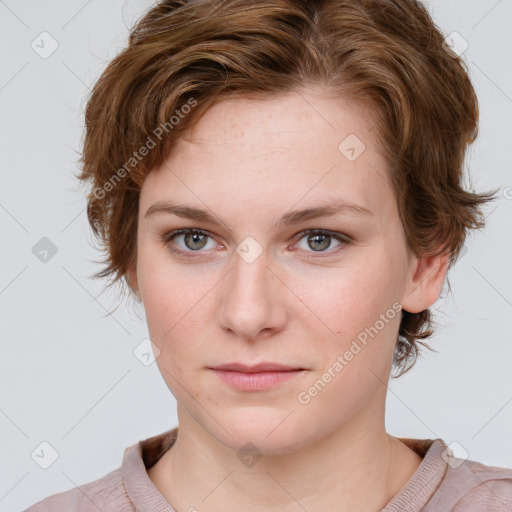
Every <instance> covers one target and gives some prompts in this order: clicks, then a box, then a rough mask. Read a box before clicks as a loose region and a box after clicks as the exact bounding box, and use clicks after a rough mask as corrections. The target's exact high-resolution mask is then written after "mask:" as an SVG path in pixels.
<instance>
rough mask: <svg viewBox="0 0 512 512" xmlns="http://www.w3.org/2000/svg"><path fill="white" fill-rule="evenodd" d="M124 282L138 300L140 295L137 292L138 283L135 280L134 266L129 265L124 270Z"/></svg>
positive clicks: (135, 270) (135, 271)
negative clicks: (126, 269)
mask: <svg viewBox="0 0 512 512" xmlns="http://www.w3.org/2000/svg"><path fill="white" fill-rule="evenodd" d="M126 282H127V283H128V286H129V287H130V289H131V290H132V292H133V293H134V295H135V297H136V298H137V300H138V301H139V302H140V301H141V297H140V293H139V283H138V280H137V269H136V268H135V267H134V266H130V268H129V269H128V271H127V272H126Z"/></svg>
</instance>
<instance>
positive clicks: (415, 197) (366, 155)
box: [28, 0, 512, 512]
mask: <svg viewBox="0 0 512 512" xmlns="http://www.w3.org/2000/svg"><path fill="white" fill-rule="evenodd" d="M477 122H478V106H477V99H476V96H475V92H474V90H473V87H472V85H471V82H470V80H469V77H468V75H467V73H466V70H465V68H464V64H463V62H462V61H461V59H460V58H459V57H458V55H457V52H456V51H454V50H453V49H451V48H450V46H449V45H447V44H446V43H445V41H444V37H443V36H442V35H441V33H440V32H439V31H438V30H437V28H436V27H435V25H434V23H433V22H432V19H431V18H430V16H429V14H428V12H427V11H426V9H425V8H424V7H423V6H422V5H421V4H420V3H419V2H417V1H410V0H389V1H382V0H380V1H379V0H357V1H351V2H343V1H328V0H326V1H324V2H322V1H308V2H306V1H302V0H261V1H258V2H245V1H242V0H224V1H221V2H210V1H185V0H182V1H170V0H167V1H162V2H160V3H159V4H158V5H156V6H155V7H153V8H152V9H151V10H150V11H149V12H148V13H147V14H146V15H145V17H144V18H143V19H142V20H141V21H140V22H139V23H138V25H137V26H136V27H135V28H134V29H133V31H132V33H131V35H130V41H129V46H128V48H126V49H125V50H124V51H123V52H122V53H121V54H120V55H118V56H117V57H116V58H115V59H114V60H113V61H112V62H111V63H110V65H109V66H108V68H107V69H106V70H105V72H104V73H103V75H102V77H101V78H100V80H99V81H98V82H97V84H96V85H95V87H94V89H93V91H92V94H91V97H90V98H89V101H88V105H87V111H86V134H85V135H86V136H85V140H84V147H83V158H82V162H83V169H82V173H81V175H80V176H79V178H80V179H81V180H83V181H85V182H88V183H90V184H91V192H90V195H89V208H88V216H89V220H90V223H91V226H92V228H93V230H94V232H95V234H96V235H97V236H98V237H99V239H100V240H101V241H102V242H103V243H104V244H105V248H106V250H107V259H106V260H105V264H106V266H105V268H104V270H103V271H102V272H100V273H98V274H97V275H98V276H101V277H107V276H109V277H113V278H114V280H113V281H112V283H115V282H122V280H125V282H126V283H127V285H128V286H129V289H130V291H131V292H132V293H133V294H134V296H135V297H136V298H137V299H138V300H139V301H140V302H141V304H143V306H144V309H145V312H146V318H147V322H148V329H149V332H150V336H151V340H152V344H153V350H154V353H155V357H156V361H157V364H158V367H159V369H160V371H161V373H162V376H163V378H164V380H165V382H166V383H167V385H168V387H169V389H170V391H171V392H172V394H173V395H174V396H175V398H176V400H177V403H178V419H179V427H177V428H174V429H172V430H169V431H168V432H165V433H163V434H161V435H159V436H155V437H152V438H149V439H146V440H144V441H141V442H140V443H138V444H136V445H134V446H131V447H129V448H127V450H126V451H125V455H124V458H123V464H122V467H120V468H119V469H117V470H115V471H113V472H112V473H109V474H108V475H106V476H105V477H103V478H101V479H99V480H97V481H95V482H91V483H88V484H86V485H84V486H81V487H80V489H74V490H71V491H67V492H64V493H60V494H58V495H54V496H50V497H48V498H46V499H45V500H43V501H41V502H39V503H37V504H35V505H34V506H33V507H31V508H30V509H28V510H29V511H31V512H38V511H43V510H48V511H58V510H92V509H95V510H97V509H99V510H103V511H106V510H170V511H173V510H174V511H179V512H182V511H195V510H198V511H201V512H209V511H218V510H223V511H227V510H244V511H262V510H279V511H293V510H307V511H310V512H313V511H317V510H318V511H320V510H322V511H324V510H329V511H330V510H336V511H356V510H357V511H359V510H361V511H362V510H365V511H376V512H377V511H384V512H391V511H411V512H412V511H420V510H421V511H440V510H455V511H465V512H467V511H477V510H478V511H479V512H480V511H482V510H509V509H512V470H510V469H505V468H498V467H491V466H485V465H483V464H480V463H478V462H476V461H472V460H463V459H460V458H456V457H454V456H453V454H452V453H451V450H450V448H449V447H448V446H447V445H446V443H445V442H444V441H443V440H442V439H403V438H395V437H393V436H391V435H389V434H388V433H387V432H386V430H385V421H384V411H385V400H386V390H387V388H386V386H387V382H388V379H389V376H390V375H391V372H392V370H393V371H394V372H395V375H394V377H397V376H400V375H402V374H403V373H405V372H406V371H407V370H409V369H410V368H411V367H412V365H413V364H414V362H415V360H416V357H417V355H418V353H419V347H420V344H424V342H422V341H421V340H422V339H425V338H427V337H428V336H430V335H431V334H432V332H433V329H432V318H431V313H430V311H429V309H428V308H429V307H430V306H432V305H433V304H434V303H435V302H436V300H437V299H438V297H439V295H440V292H441V289H442V287H443V283H444V281H445V278H446V274H447V271H448V269H449V268H450V266H451V265H453V263H455V261H456V259H457V256H458V255H459V252H460V250H461V248H462V246H463V243H464V240H465V237H466V234H467V233H468V232H469V230H471V229H478V228H481V227H483V225H484V223H483V218H482V213H481V210H480V207H481V205H482V204H484V203H486V202H487V201H490V200H491V199H493V194H494V192H489V193H485V194H476V193H473V192H469V191H467V190H464V188H463V187H462V185H461V183H462V179H463V174H462V166H463V162H464V156H465V151H466V148H467V146H468V145H469V144H470V143H471V142H473V140H474V139H475V137H476V132H477Z"/></svg>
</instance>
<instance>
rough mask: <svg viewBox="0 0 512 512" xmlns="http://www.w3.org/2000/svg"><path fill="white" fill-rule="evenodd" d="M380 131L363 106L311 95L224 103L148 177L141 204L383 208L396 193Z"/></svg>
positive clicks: (197, 124) (224, 206) (292, 94)
mask: <svg viewBox="0 0 512 512" xmlns="http://www.w3.org/2000/svg"><path fill="white" fill-rule="evenodd" d="M375 130H376V128H375V123H374V122H373V119H372V117H371V116H370V115H369V113H368V110H365V109H363V108H362V107H361V106H360V105H356V104H353V103H349V102H345V101H342V100H338V99H336V100H335V99H328V98H326V97H325V96H322V95H319V94H317V93H313V92H310V91H301V92H296V93H286V94H280V95H276V96H272V97H268V98H264V99H254V98H242V97H240V98H238V97H237V98H231V99H227V100H223V101H221V102H218V103H216V104H214V105H213V106H212V107H211V108H210V109H209V110H208V111H206V113H204V114H203V115H202V117H201V118H200V119H199V120H198V122H197V123H196V125H195V126H194V127H192V128H191V129H189V130H188V131H187V132H186V133H185V135H184V136H182V137H181V138H180V139H179V140H178V141H177V143H176V145H175V146H174V148H173V150H172V152H171V154H170V155H169V157H168V158H167V160H166V161H165V162H164V164H163V165H162V166H161V167H160V168H159V169H155V170H153V171H152V172H151V173H150V174H149V175H148V177H147V178H146V182H145V183H144V186H143V190H142V193H141V196H142V197H141V202H144V203H147V202H149V201H150V200H151V201H155V200H165V199H168V198H174V197H176V196H179V197H180V198H181V197H184V196H186V198H187V199H189V200H191V201H193V202H194V203H195V204H196V205H197V204H198V200H199V201H203V202H204V203H206V204H209V203H210V204H212V208H213V207H214V205H216V207H221V206H222V207H223V209H226V201H225V198H227V197H229V198H230V204H231V205H232V206H233V207H234V206H235V205H236V204H243V205H245V206H246V207H257V208H261V206H262V205H263V204H265V205H266V206H267V207H268V209H269V210H276V211H277V209H276V208H277V207H278V206H279V207H280V209H281V210H282V209H283V208H284V209H289V208H291V207H292V206H293V205H294V204H296V203H297V202H298V201H300V206H301V207H306V206H309V205H310V203H314V204H315V205H318V203H319V201H320V202H322V201H326V200H332V199H338V198H339V199H344V200H347V201H351V202H356V203H359V204H361V205H362V206H367V207H368V208H370V209H373V208H375V207H380V209H382V208H383V207H385V206H386V205H385V204H381V203H383V202H385V200H386V194H385V192H386V191H387V192H388V193H391V195H392V191H391V187H390V184H389V180H388V179H387V169H386V162H385V160H384V158H383V156H382V155H381V154H380V152H379V150H378V147H377V139H376V136H375V135H376V134H375ZM327 196H328V197H327ZM391 199H392V197H391ZM388 200H389V198H388ZM203 207H204V205H203Z"/></svg>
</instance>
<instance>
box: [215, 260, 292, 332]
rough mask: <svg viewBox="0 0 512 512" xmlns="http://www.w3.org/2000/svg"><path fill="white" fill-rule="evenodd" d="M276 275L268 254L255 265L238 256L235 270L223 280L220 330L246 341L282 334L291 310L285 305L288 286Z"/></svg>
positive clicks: (254, 262) (256, 261) (233, 268)
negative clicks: (270, 264)
mask: <svg viewBox="0 0 512 512" xmlns="http://www.w3.org/2000/svg"><path fill="white" fill-rule="evenodd" d="M276 274H277V272H276V271H273V269H271V268H270V266H269V262H268V259H267V257H266V252H265V251H264V252H263V253H262V254H261V255H260V256H259V257H258V258H257V259H256V260H255V261H252V262H248V261H246V260H244V258H242V257H240V256H239V255H238V254H235V255H234V263H233V267H232V268H231V270H230V271H229V273H228V275H227V276H226V277H225V279H224V280H223V281H224V287H223V288H222V292H221V295H222V298H221V303H220V307H219V310H218V311H219V324H220V327H221V328H222V329H223V330H227V331H229V332H231V334H236V335H237V336H238V337H239V338H240V339H243V340H245V341H256V340H258V339H259V338H263V337H265V338H267V337H268V336H270V335H272V334H273V333H274V334H275V333H277V332H280V331H282V330H283V329H284V326H285V325H286V322H287V321H288V319H287V315H288V313H287V311H288V310H289V308H286V307H285V303H284V301H285V300H286V286H285V284H284V283H283V281H282V280H281V279H280V278H279V277H278V275H276Z"/></svg>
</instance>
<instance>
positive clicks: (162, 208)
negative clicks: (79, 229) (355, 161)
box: [144, 201, 374, 228]
mask: <svg viewBox="0 0 512 512" xmlns="http://www.w3.org/2000/svg"><path fill="white" fill-rule="evenodd" d="M156 213H166V214H168V215H176V216H178V217H182V218H184V219H191V220H196V221H200V222H206V223H210V224H223V225H225V226H227V223H226V222H225V221H224V220H223V219H222V217H220V216H217V215H214V214H212V213H210V212H208V211H206V210H201V209H199V208H194V207H191V206H187V205H182V204H174V203H172V202H170V201H158V202H156V203H155V204H153V205H151V206H150V207H149V208H148V210H147V211H146V213H145V215H144V219H147V218H148V217H150V216H152V215H155V214H156ZM350 214H359V215H360V214H363V215H367V216H370V215H374V213H373V212H372V211H371V210H369V209H367V208H364V207H363V206H360V205H357V204H353V203H347V202H345V201H336V202H334V203H328V204H325V205H322V206H316V207H312V208H305V209H303V210H293V211H291V212H287V213H285V214H284V215H283V216H282V217H281V218H280V219H278V220H274V222H273V224H272V227H273V228H276V227H281V226H290V225H294V224H299V223H300V222H304V221H306V220H310V219H317V218H320V217H330V216H333V215H350Z"/></svg>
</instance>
